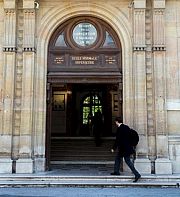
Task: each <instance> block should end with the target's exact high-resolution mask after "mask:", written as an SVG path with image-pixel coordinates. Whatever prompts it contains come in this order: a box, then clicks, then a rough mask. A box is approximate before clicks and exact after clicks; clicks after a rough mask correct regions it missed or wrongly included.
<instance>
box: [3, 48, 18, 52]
mask: <svg viewBox="0 0 180 197" xmlns="http://www.w3.org/2000/svg"><path fill="white" fill-rule="evenodd" d="M3 52H17V48H16V47H3Z"/></svg>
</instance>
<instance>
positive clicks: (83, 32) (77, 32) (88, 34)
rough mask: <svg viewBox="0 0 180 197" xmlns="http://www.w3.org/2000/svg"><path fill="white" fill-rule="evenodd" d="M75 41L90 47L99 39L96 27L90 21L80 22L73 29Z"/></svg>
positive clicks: (82, 45)
mask: <svg viewBox="0 0 180 197" xmlns="http://www.w3.org/2000/svg"><path fill="white" fill-rule="evenodd" d="M72 37H73V40H74V42H75V43H76V44H77V45H79V46H81V47H89V46H91V45H93V44H94V43H95V42H96V40H97V30H96V27H95V26H94V25H93V24H91V23H90V22H80V23H79V24H77V25H76V26H75V27H74V28H73V31H72Z"/></svg>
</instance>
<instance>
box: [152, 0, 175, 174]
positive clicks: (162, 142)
mask: <svg viewBox="0 0 180 197" xmlns="http://www.w3.org/2000/svg"><path fill="white" fill-rule="evenodd" d="M164 17H165V0H154V1H153V58H154V84H155V86H154V88H155V90H154V94H155V95H154V97H155V129H156V151H157V159H156V161H155V173H156V174H161V173H166V174H171V173H172V166H171V162H170V160H169V156H168V155H169V154H168V135H167V128H166V111H165V102H166V77H165V76H166V72H165V55H166V54H165V49H166V48H165V24H164Z"/></svg>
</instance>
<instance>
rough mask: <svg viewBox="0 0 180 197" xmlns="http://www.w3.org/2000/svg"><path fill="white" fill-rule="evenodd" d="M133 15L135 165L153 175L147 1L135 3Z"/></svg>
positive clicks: (141, 170)
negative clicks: (148, 75)
mask: <svg viewBox="0 0 180 197" xmlns="http://www.w3.org/2000/svg"><path fill="white" fill-rule="evenodd" d="M133 11H134V14H133V16H134V17H133V18H134V20H133V30H134V32H133V35H134V48H133V50H134V53H133V78H134V88H133V89H134V99H135V106H134V129H136V130H137V131H138V133H139V135H140V142H139V145H138V147H137V159H136V161H135V165H136V167H137V169H139V171H140V172H142V173H151V164H150V161H149V159H148V145H147V104H146V62H145V58H146V43H145V11H146V0H135V1H134V9H133Z"/></svg>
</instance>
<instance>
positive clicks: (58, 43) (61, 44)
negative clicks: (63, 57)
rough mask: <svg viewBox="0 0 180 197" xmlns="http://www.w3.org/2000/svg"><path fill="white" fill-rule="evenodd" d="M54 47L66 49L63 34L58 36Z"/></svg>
mask: <svg viewBox="0 0 180 197" xmlns="http://www.w3.org/2000/svg"><path fill="white" fill-rule="evenodd" d="M55 46H56V47H67V45H66V43H65V40H64V32H63V33H61V34H60V35H59V37H58V38H57V40H56V43H55Z"/></svg>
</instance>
